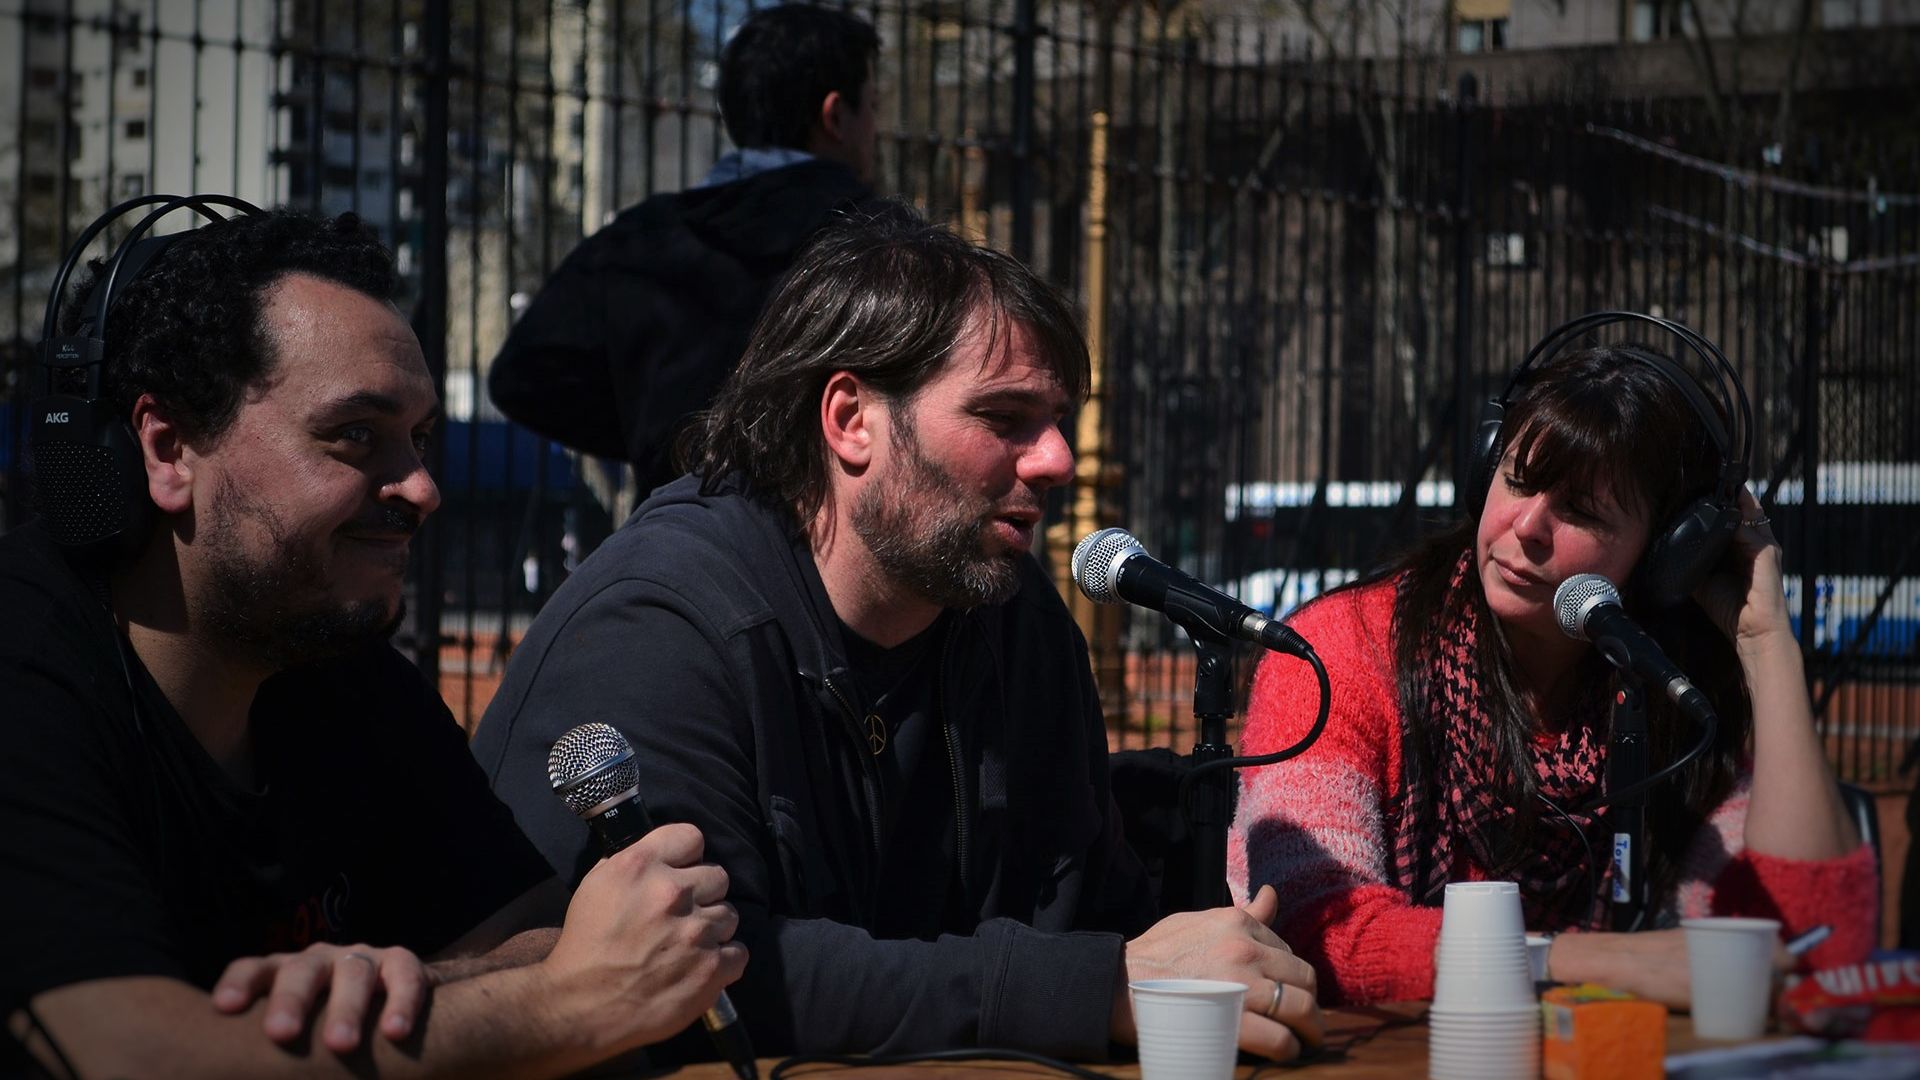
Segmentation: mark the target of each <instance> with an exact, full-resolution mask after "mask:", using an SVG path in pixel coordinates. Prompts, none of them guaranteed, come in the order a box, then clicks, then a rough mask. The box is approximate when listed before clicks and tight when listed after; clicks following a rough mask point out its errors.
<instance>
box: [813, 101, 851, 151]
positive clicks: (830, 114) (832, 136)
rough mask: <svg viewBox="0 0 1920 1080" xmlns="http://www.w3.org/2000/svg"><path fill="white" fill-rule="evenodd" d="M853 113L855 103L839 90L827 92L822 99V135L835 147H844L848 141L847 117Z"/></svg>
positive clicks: (820, 116) (820, 117)
mask: <svg viewBox="0 0 1920 1080" xmlns="http://www.w3.org/2000/svg"><path fill="white" fill-rule="evenodd" d="M852 112H853V102H851V101H848V100H847V95H845V94H843V93H841V92H840V91H838V90H829V91H827V96H826V97H823V98H821V99H820V115H819V117H818V120H819V121H820V134H821V135H822V136H824V137H825V139H826V141H827V142H829V143H831V144H833V145H834V146H841V145H844V144H845V143H846V141H847V117H848V116H849V115H851V114H852Z"/></svg>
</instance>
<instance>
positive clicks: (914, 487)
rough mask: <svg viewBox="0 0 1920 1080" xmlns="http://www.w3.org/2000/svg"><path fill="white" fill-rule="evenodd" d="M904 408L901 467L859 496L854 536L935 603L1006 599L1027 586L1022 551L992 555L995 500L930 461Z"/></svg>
mask: <svg viewBox="0 0 1920 1080" xmlns="http://www.w3.org/2000/svg"><path fill="white" fill-rule="evenodd" d="M904 413H905V407H904V406H903V407H901V408H899V409H897V410H896V411H895V414H894V415H895V417H896V419H895V422H894V427H893V434H892V435H891V436H890V438H891V444H892V447H893V449H894V450H895V451H896V452H898V453H899V455H900V463H901V466H902V467H901V468H900V469H897V470H896V471H895V472H894V473H893V478H892V479H889V480H888V481H887V482H885V483H883V484H873V485H869V486H868V487H867V488H866V489H865V490H863V491H862V492H861V493H860V494H859V495H858V496H856V497H855V499H854V503H853V512H852V515H851V521H852V524H853V531H854V534H855V535H857V536H859V537H860V540H861V542H862V543H864V544H865V545H866V547H867V550H868V551H869V552H871V553H872V554H873V558H874V561H875V562H876V563H878V564H879V565H880V569H881V570H882V571H883V572H884V573H886V574H887V576H888V577H891V578H892V579H893V580H894V581H895V582H897V583H899V584H901V585H903V586H905V587H907V588H908V589H911V590H913V591H914V592H916V593H918V594H920V596H922V597H923V598H925V599H926V600H928V601H930V602H932V603H934V604H938V605H939V606H941V607H948V608H961V609H967V608H976V607H988V606H992V605H995V604H1004V603H1006V602H1007V601H1009V600H1011V599H1013V597H1014V594H1015V593H1018V592H1019V591H1020V559H1021V557H1022V553H1020V552H1007V553H1005V554H1000V555H989V554H987V551H986V547H985V543H984V541H985V539H986V534H987V529H988V528H989V526H990V525H991V523H992V520H993V511H994V505H993V503H992V501H990V500H988V499H984V498H981V497H980V496H978V495H975V494H973V493H972V492H970V491H968V490H967V489H966V488H965V487H963V486H962V485H960V484H959V483H958V482H956V481H955V480H954V479H953V477H952V476H950V475H949V474H948V473H947V472H946V471H945V470H943V469H942V468H940V466H938V465H936V464H934V463H933V462H932V461H930V460H928V459H927V458H926V456H925V455H924V454H922V453H921V452H920V444H919V440H918V439H917V438H916V437H915V435H914V432H913V429H912V428H911V427H910V426H909V425H908V423H907V422H905V417H904V415H903V414H904Z"/></svg>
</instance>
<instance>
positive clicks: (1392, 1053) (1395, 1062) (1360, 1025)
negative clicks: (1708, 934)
mask: <svg viewBox="0 0 1920 1080" xmlns="http://www.w3.org/2000/svg"><path fill="white" fill-rule="evenodd" d="M1426 1013H1427V1006H1426V1003H1425V1002H1410V1003H1406V1004H1396V1005H1380V1006H1373V1007H1364V1008H1339V1009H1329V1010H1327V1045H1326V1048H1325V1049H1324V1050H1322V1051H1321V1053H1320V1054H1319V1055H1318V1056H1316V1057H1315V1058H1313V1059H1312V1060H1310V1061H1304V1062H1297V1063H1289V1064H1285V1065H1263V1066H1258V1067H1255V1066H1250V1065H1242V1066H1241V1067H1240V1068H1239V1070H1238V1071H1237V1073H1236V1080H1251V1078H1253V1077H1259V1078H1260V1080H1280V1078H1283V1077H1284V1078H1291V1077H1295V1076H1299V1077H1312V1078H1317V1077H1325V1078H1327V1080H1418V1078H1421V1077H1424V1076H1426V1075H1427V1024H1426ZM1725 1045H1726V1044H1725V1043H1711V1042H1703V1041H1702V1040H1700V1039H1696V1038H1695V1037H1694V1035H1693V1023H1692V1021H1691V1020H1689V1019H1688V1018H1687V1017H1686V1016H1684V1015H1680V1014H1672V1015H1669V1016H1668V1018H1667V1053H1668V1054H1676V1053H1683V1052H1685V1051H1688V1050H1696V1049H1700V1048H1702V1047H1706V1046H1725ZM778 1063H779V1059H778V1058H766V1059H763V1060H762V1061H761V1062H760V1076H761V1078H762V1080H765V1078H766V1077H767V1076H769V1075H770V1074H771V1073H772V1071H773V1067H774V1065H776V1064H778ZM1088 1068H1091V1069H1093V1070H1094V1071H1096V1072H1100V1073H1104V1074H1106V1075H1108V1076H1112V1077H1114V1078H1115V1080H1138V1078H1139V1076H1140V1067H1139V1066H1138V1065H1133V1064H1125V1065H1092V1066H1088ZM670 1075H671V1076H672V1077H673V1078H674V1080H735V1078H734V1075H733V1072H732V1071H731V1070H730V1069H728V1068H727V1067H726V1066H724V1065H720V1064H706V1065H694V1066H689V1067H687V1068H685V1069H681V1070H679V1071H677V1072H675V1073H672V1074H670ZM787 1075H789V1076H793V1077H799V1076H807V1077H819V1078H821V1080H825V1078H827V1077H830V1076H844V1077H848V1078H857V1080H884V1078H887V1077H897V1078H903V1080H963V1078H965V1080H1009V1078H1010V1077H1012V1076H1028V1077H1057V1076H1060V1075H1061V1074H1060V1073H1058V1072H1054V1071H1051V1070H1048V1069H1043V1068H1041V1067H1039V1066H1037V1065H1025V1064H1019V1063H1016V1062H977V1063H965V1064H940V1063H929V1064H924V1065H902V1066H897V1067H862V1068H858V1069H848V1068H844V1067H840V1066H832V1065H809V1066H804V1067H800V1068H796V1069H794V1070H792V1071H790V1072H789V1073H788V1074H787Z"/></svg>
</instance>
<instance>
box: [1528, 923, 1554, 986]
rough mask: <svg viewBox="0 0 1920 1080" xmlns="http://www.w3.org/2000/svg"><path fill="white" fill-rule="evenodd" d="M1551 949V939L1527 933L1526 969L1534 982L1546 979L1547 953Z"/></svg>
mask: <svg viewBox="0 0 1920 1080" xmlns="http://www.w3.org/2000/svg"><path fill="white" fill-rule="evenodd" d="M1552 951H1553V939H1552V938H1550V937H1543V936H1541V935H1539V934H1528V935H1527V970H1528V972H1529V973H1531V974H1532V975H1533V981H1534V982H1535V983H1543V982H1546V981H1547V954H1548V953H1551V952H1552Z"/></svg>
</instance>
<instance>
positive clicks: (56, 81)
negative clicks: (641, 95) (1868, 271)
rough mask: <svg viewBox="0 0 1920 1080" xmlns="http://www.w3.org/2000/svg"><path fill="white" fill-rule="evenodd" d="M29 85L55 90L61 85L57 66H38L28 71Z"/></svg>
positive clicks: (37, 88) (36, 88)
mask: <svg viewBox="0 0 1920 1080" xmlns="http://www.w3.org/2000/svg"><path fill="white" fill-rule="evenodd" d="M27 85H28V86H30V87H32V88H33V89H35V90H53V89H57V88H58V87H59V86H60V71H59V69H57V68H50V67H37V68H34V69H33V70H32V71H30V72H28V73H27Z"/></svg>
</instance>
